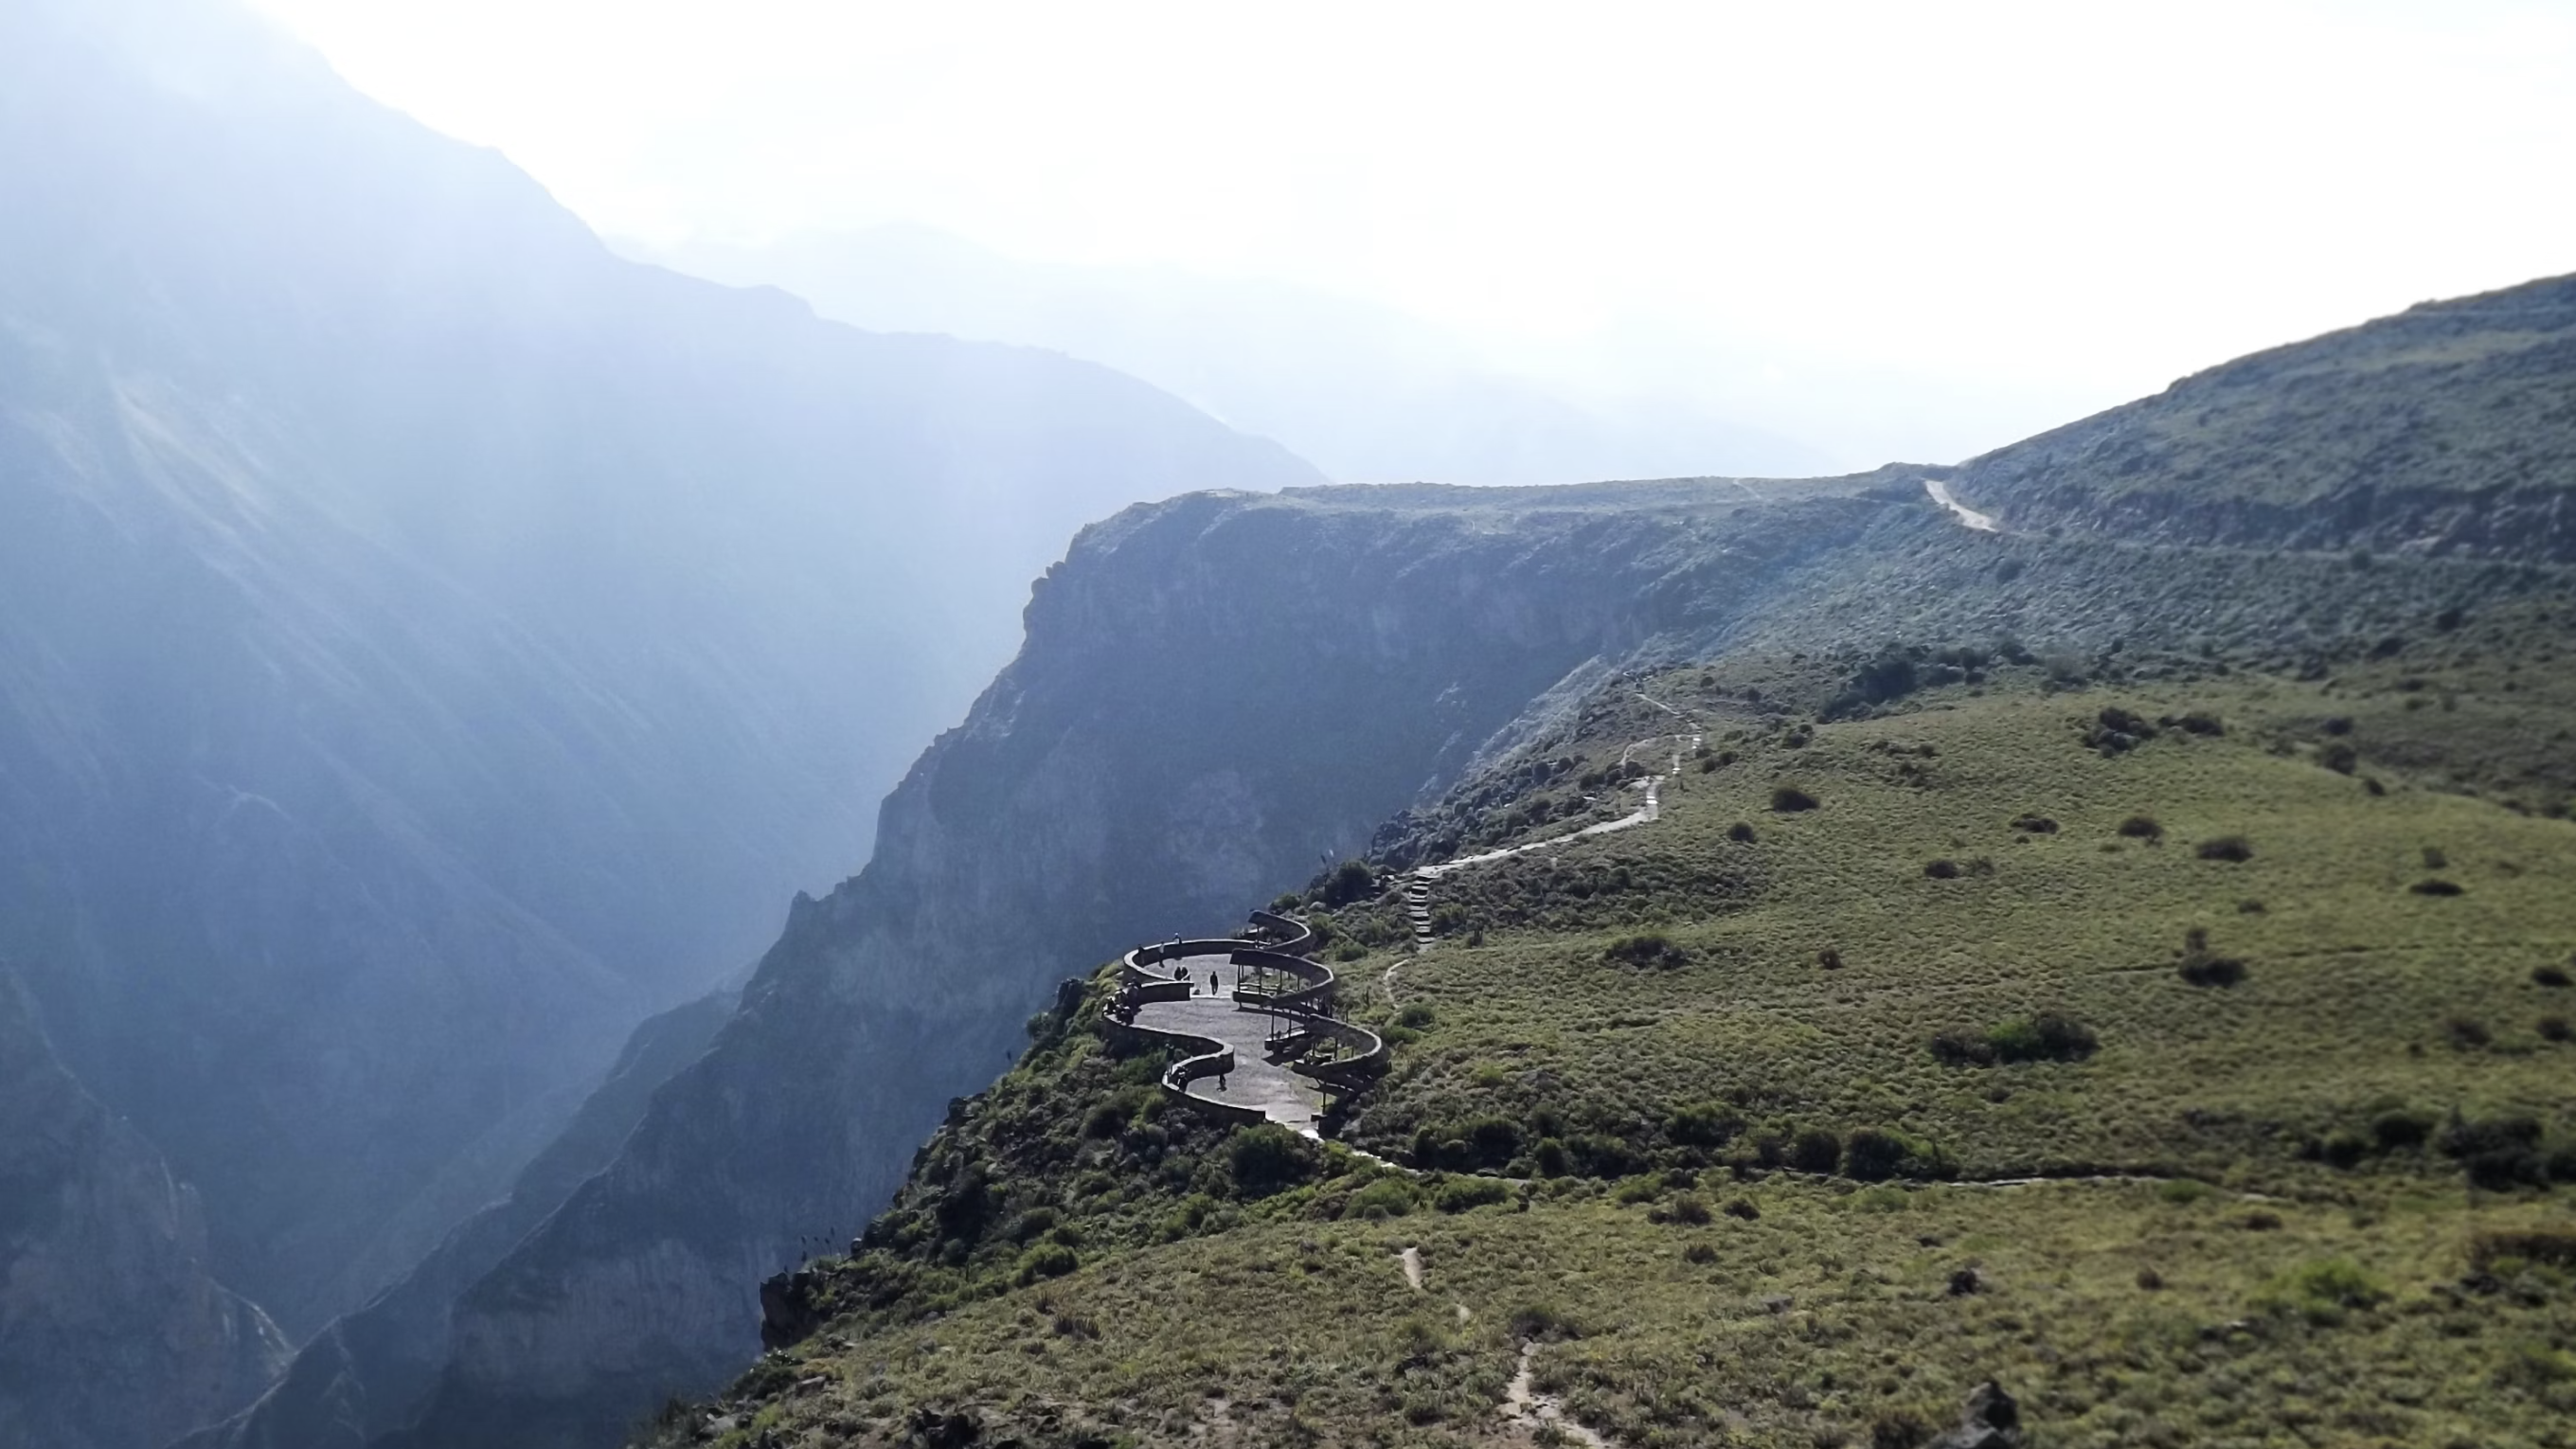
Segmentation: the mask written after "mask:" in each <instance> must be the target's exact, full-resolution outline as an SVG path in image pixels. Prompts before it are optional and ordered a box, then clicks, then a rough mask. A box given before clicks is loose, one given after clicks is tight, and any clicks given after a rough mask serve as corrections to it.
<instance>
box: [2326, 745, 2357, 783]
mask: <svg viewBox="0 0 2576 1449" xmlns="http://www.w3.org/2000/svg"><path fill="white" fill-rule="evenodd" d="M2317 763H2318V764H2320V765H2323V766H2325V767H2326V768H2327V769H2329V770H2332V771H2334V772H2335V773H2336V774H2338V775H2349V774H2351V773H2352V772H2353V771H2355V770H2357V769H2360V768H2361V751H2359V750H2356V749H2354V748H2353V747H2352V745H2351V743H2350V742H2349V741H2345V740H2337V741H2335V742H2334V743H2333V744H2330V745H2328V746H2326V747H2325V748H2324V749H2322V750H2319V751H2317Z"/></svg>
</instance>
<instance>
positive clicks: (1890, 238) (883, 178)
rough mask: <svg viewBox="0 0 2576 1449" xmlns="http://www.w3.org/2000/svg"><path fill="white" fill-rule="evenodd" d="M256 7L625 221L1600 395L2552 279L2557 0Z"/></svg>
mask: <svg viewBox="0 0 2576 1449" xmlns="http://www.w3.org/2000/svg"><path fill="white" fill-rule="evenodd" d="M254 3H255V4H257V5H258V7H259V8H260V9H262V10H264V11H266V12H267V13H268V14H270V15H271V16H272V17H273V18H275V19H277V20H278V21H280V22H281V23H283V24H284V25H286V26H287V27H288V28H290V29H292V30H294V31H295V32H297V33H299V34H301V35H302V36H303V37H305V38H306V39H307V40H308V41H310V42H311V43H312V44H314V45H315V46H316V47H317V48H318V49H320V50H321V51H322V52H323V53H324V54H325V55H326V56H327V57H328V58H329V59H330V60H331V62H332V63H333V65H334V66H335V67H336V68H338V69H339V70H340V72H341V73H342V74H343V75H344V76H346V77H347V78H348V79H349V80H351V81H352V82H353V83H354V84H356V85H357V86H358V87H359V88H360V89H362V90H364V91H367V92H368V93H370V94H372V95H374V96H376V97H377V98H378V99H380V100H383V101H385V102H386V103H388V104H391V105H393V106H395V107H397V108H400V109H402V110H405V111H408V112H410V113H412V114H413V115H415V116H417V117H419V118H420V119H421V120H423V121H426V122H428V123H429V124H431V125H432V126H435V127H437V128H438V129H440V130H442V131H445V132H448V133H449V134H451V135H455V136H458V137H461V138H463V139H466V140H470V141H474V142H477V143H481V144H485V145H490V146H494V147H497V148H499V149H500V150H502V151H503V152H505V153H507V154H508V155H509V156H510V157H511V158H512V159H514V160H515V161H517V162H518V163H520V164H521V165H522V166H524V167H525V168H526V169H528V170H529V171H530V172H532V173H533V174H534V175H535V176H536V177H537V178H538V179H539V180H540V181H542V182H543V183H545V184H546V185H547V186H548V187H549V188H550V189H551V190H553V192H554V193H555V194H556V196H557V197H558V198H560V199H561V200H562V201H564V202H565V203H566V204H567V205H569V206H571V207H572V208H573V209H574V210H575V211H577V212H579V213H580V214H581V215H582V216H583V217H584V218H586V219H587V220H588V221H589V222H590V223H591V224H592V225H593V226H594V227H595V228H597V229H599V230H600V231H602V232H603V233H605V234H609V235H612V236H619V237H629V238H636V239H640V240H641V241H644V242H647V243H650V244H653V245H657V246H673V245H678V244H682V243H686V242H689V241H692V240H698V241H710V240H712V241H723V242H730V243H751V244H758V243H761V242H763V241H767V240H770V239H773V238H777V237H781V236H790V235H795V234H798V233H810V232H815V231H827V230H844V229H851V228H857V227H864V226H868V225H873V224H878V223H883V222H889V221H902V222H911V223H919V224H923V225H927V226H932V227H937V228H940V229H942V230H945V231H949V232H953V233H955V234H957V235H959V236H962V237H965V238H967V239H969V240H971V241H973V242H975V243H977V244H979V245H981V246H984V247H987V248H990V249H993V250H995V251H998V252H1001V253H1004V254H1007V255H1010V256H1014V257H1020V258H1025V259H1028V260H1033V261H1045V262H1074V263H1090V264H1115V265H1139V264H1143V265H1167V266H1177V267H1182V268H1186V269H1189V270H1192V271H1195V272H1201V273H1208V274H1214V275H1220V276H1231V277H1244V278H1260V279H1272V280H1280V281H1287V282H1293V283H1296V284H1299V285H1302V286H1307V287H1313V288H1318V289H1322V290H1326V291H1331V292H1335V293H1339V294H1343V295H1348V296H1352V297H1358V298H1363V299H1367V300H1370V301H1374V302H1378V303H1383V304H1387V305H1391V306H1394V307H1398V308H1401V309H1403V310H1405V311H1407V312H1409V313H1412V314H1414V315H1417V316H1419V317H1422V318H1425V319H1428V320H1430V321H1432V322H1435V323H1437V324H1439V325H1441V326H1444V327H1447V328H1451V329H1454V330H1456V331H1458V332H1459V333H1461V334H1463V335H1466V336H1469V337H1471V338H1474V339H1476V341H1477V344H1478V345H1479V346H1481V347H1484V348H1486V349H1488V350H1489V352H1490V354H1491V355H1492V356H1493V357H1494V358H1495V359H1497V361H1498V362H1499V363H1501V364H1503V365H1508V366H1512V367H1517V368H1520V369H1522V370H1525V371H1531V372H1534V373H1552V374H1555V375H1559V376H1562V377H1566V378H1572V379H1580V380H1583V381H1584V382H1585V383H1586V384H1587V385H1591V386H1596V387H1599V388H1603V389H1609V390H1618V389H1629V390H1649V391H1651V390H1654V389H1657V388H1665V389H1669V390H1675V391H1688V390H1690V389H1691V388H1692V387H1694V386H1702V385H1704V386H1708V387H1716V386H1721V385H1722V386H1724V387H1726V388H1731V389H1735V390H1738V391H1745V390H1750V391H1753V392H1759V391H1760V389H1761V388H1762V387H1763V386H1765V385H1766V383H1767V384H1771V385H1776V387H1777V388H1778V390H1779V396H1780V398H1781V399H1790V398H1792V395H1795V401H1796V405H1797V406H1801V407H1809V408H1812V407H1815V406H1817V405H1819V398H1818V396H1817V394H1818V393H1819V391H1820V390H1821V391H1822V392H1825V393H1830V392H1831V391H1832V389H1833V388H1834V387H1835V386H1838V385H1839V384H1837V383H1836V382H1835V381H1834V379H1837V378H1841V379H1852V378H1863V377H1880V378H1887V377H1897V378H1910V379H1915V380H1917V381H1918V382H1919V383H1920V384H1921V386H1920V387H1919V388H1918V389H1917V395H1915V396H1914V397H1913V405H1914V406H1916V407H1918V408H1919V409H1922V410H1925V411H1927V412H1934V411H1938V410H1939V409H1941V408H1943V407H1946V406H1956V407H1960V408H1965V409H1970V410H1974V409H1977V408H1981V407H1990V408H1993V409H1995V410H1997V417H1998V418H1999V419H2000V418H2002V417H2004V416H2005V415H2008V414H2009V415H2011V416H2014V417H2016V418H2017V417H2019V416H2021V415H2022V414H2028V415H2030V416H2032V417H2040V416H2042V415H2044V414H2052V413H2054V414H2057V415H2059V416H2072V415H2074V414H2073V411H2067V410H2068V409H2074V410H2082V409H2084V408H2088V407H2095V406H2102V405H2107V404H2108V403H2111V402H2114V401H2118V400H2120V399H2122V398H2125V397H2129V396H2135V395H2138V394H2141V393H2146V392H2152V391H2154V390H2156V389H2158V388H2161V387H2162V386H2164V385H2165V384H2166V383H2167V382H2169V381H2171V380H2172V379H2173V378H2175V377H2177V376H2180V375H2182V374H2184V373H2186V372H2189V371H2192V370H2195V369H2197V368H2200V367H2203V366H2207V365H2210V364H2212V363H2215V362H2218V361H2221V360H2224V359H2225V358H2227V357H2230V356H2234V355H2237V354H2241V353H2243V352H2246V351H2249V350H2252V349H2254V348H2258V347H2262V346H2267V345H2271V344H2273V343H2277V342H2283V341H2288V340H2292V339H2295V338H2298V337H2303V336H2308V335H2313V334H2315V333H2317V332H2320V331H2324V330H2327V329H2330V328H2333V327H2337V326H2341V325H2346V324H2349V323H2351V322H2355V321H2359V320H2362V319H2364V318H2366V317H2369V316H2374V315H2379V314H2383V313H2386V312H2390V311H2394V310H2397V309H2399V308H2402V307H2404V306H2407V305H2409V304H2411V303H2414V302H2417V301H2421V300H2425V299H2428V298H2433V297H2438V296H2448V295H2457V294H2461V293H2465V292H2470V291H2476V290H2481V289H2484V288H2489V287H2495V286H2501V285H2508V284H2511V283H2514V282H2517V281H2522V280H2527V279H2529V278H2532V277H2535V276H2542V275H2549V274H2553V273H2560V272H2567V271H2576V186H2571V185H2569V184H2567V181H2566V176H2567V174H2568V172H2569V166H2570V162H2569V160H2568V158H2569V157H2571V156H2576V3H2569V0H2557V3H2548V4H2540V3H2506V0H2445V3H2440V4H2398V3H2343V4H2325V3H2286V0H2228V3H2223V4H2203V3H2195V0H2165V3H2158V4H2154V5H2144V4H2130V5H2109V4H2065V3H2046V4H2012V3H1958V4H1938V5H1936V4H1927V3H1920V0H1915V3H1897V4H1868V3H1815V4H1797V5H1790V4H1782V3H1776V0H1770V3H1759V4H1729V3H1699V4H1683V5H1665V4H1618V3H1604V0H1594V3H1587V4H1584V5H1580V6H1577V5H1569V4H1556V5H1520V4H1511V3H1495V0H1485V3H1475V4H1439V3H1417V4H1406V3H1399V0H1370V3H1366V4H1344V3H1338V0H1307V3H1301V4H1298V5H1293V6H1291V5H1268V6H1252V5H1245V4H1233V3H1220V0H1190V3H1183V4H1169V5H1164V4H1138V3H1125V0H1093V3H1086V4H1083V5H1078V6H1077V5H1064V4H1060V3H1040V4H988V3H943V4H939V5H922V4H919V3H906V4H878V3H832V4H817V3H795V0H725V3H722V4H716V3H696V4H685V3H675V0H254ZM1802 377H1803V378H1805V379H1807V380H1808V381H1809V384H1810V385H1809V386H1807V387H1806V389H1805V390H1804V391H1803V392H1802V391H1800V387H1799V379H1801V378H1802ZM1863 391H1865V389H1863ZM1944 399H1947V400H1948V401H1946V402H1945V401H1944ZM1755 401H1756V402H1758V401H1759V399H1758V398H1757V399H1756V400H1755ZM1783 405H1784V406H1787V405H1788V404H1787V403H1786V402H1784V403H1783ZM1825 405H1828V406H1829V405H1830V402H1829V401H1828V402H1827V403H1826V404H1825ZM2016 408H2017V409H2019V412H2015V409H2016ZM2004 425H2005V424H2004V423H2002V422H2001V421H1998V422H1997V423H1995V424H1994V426H2004ZM2007 440H2008V438H2006V437H1997V438H1995V439H1993V441H1994V442H1997V443H2000V442H2002V441H2007Z"/></svg>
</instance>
